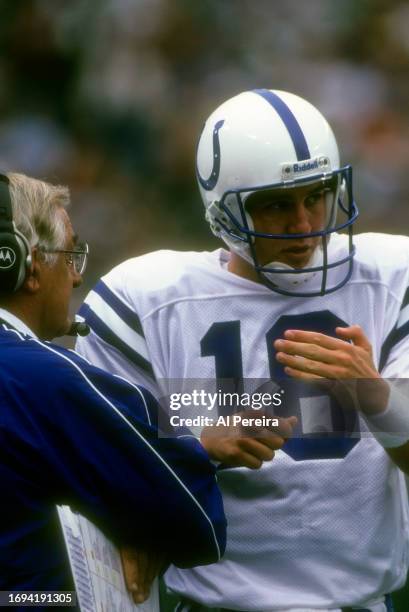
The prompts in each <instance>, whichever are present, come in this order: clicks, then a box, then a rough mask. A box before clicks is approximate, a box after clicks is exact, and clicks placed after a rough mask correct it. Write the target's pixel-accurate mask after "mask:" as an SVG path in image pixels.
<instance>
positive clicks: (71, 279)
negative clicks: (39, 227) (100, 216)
mask: <svg viewBox="0 0 409 612" xmlns="http://www.w3.org/2000/svg"><path fill="white" fill-rule="evenodd" d="M59 214H60V215H61V217H62V218H63V221H64V224H65V227H66V241H65V246H64V247H63V248H64V250H72V249H73V248H74V246H75V243H76V236H75V235H74V231H73V229H72V225H71V222H70V219H69V217H68V215H67V213H66V211H65V210H64V209H63V208H62V209H61V210H60V211H59ZM81 282H82V277H81V276H80V275H79V274H77V273H76V271H75V269H74V267H73V266H72V265H70V264H69V263H68V261H67V257H66V255H65V254H64V253H58V254H57V261H56V262H55V264H54V265H52V266H50V265H48V264H47V263H46V262H44V264H43V265H42V283H41V284H42V291H43V304H44V307H43V310H44V316H43V318H42V323H43V329H42V334H41V335H42V338H45V339H52V338H55V337H57V336H61V335H64V334H65V333H67V331H68V329H69V327H70V320H69V315H68V310H69V303H70V298H71V293H72V290H73V288H74V287H78V286H79V285H80V284H81Z"/></svg>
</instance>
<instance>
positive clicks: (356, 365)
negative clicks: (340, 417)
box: [274, 325, 389, 414]
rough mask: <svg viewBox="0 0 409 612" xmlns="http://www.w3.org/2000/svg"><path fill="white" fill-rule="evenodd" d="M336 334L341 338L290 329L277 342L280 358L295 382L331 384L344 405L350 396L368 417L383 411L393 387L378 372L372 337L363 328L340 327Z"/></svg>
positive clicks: (278, 356)
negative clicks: (370, 340) (369, 338)
mask: <svg viewBox="0 0 409 612" xmlns="http://www.w3.org/2000/svg"><path fill="white" fill-rule="evenodd" d="M335 332H336V334H337V336H338V337H337V338H334V337H332V336H326V335H325V334H320V333H318V332H312V331H303V330H295V329H292V330H287V331H285V332H284V337H283V338H280V339H278V340H276V341H275V342H274V348H275V350H276V359H277V361H279V362H280V363H281V364H282V365H283V367H284V371H285V373H286V374H287V375H288V376H290V377H292V378H294V379H298V380H302V381H308V382H315V383H317V384H324V385H325V384H327V386H328V390H329V392H330V393H332V394H334V395H335V396H337V398H338V399H339V401H340V402H341V403H343V402H347V400H348V397H349V399H351V400H352V401H353V405H354V407H355V408H356V409H358V410H360V411H362V412H364V413H366V414H370V413H376V412H381V411H382V410H384V408H385V406H386V405H387V400H388V396H389V386H388V384H387V382H386V381H384V380H383V379H382V377H381V375H380V374H379V372H378V370H377V369H376V366H375V363H374V359H373V351H372V346H371V344H370V342H369V340H368V338H367V337H366V335H365V334H364V332H363V330H362V328H361V327H360V326H359V325H351V326H349V327H337V328H336V329H335ZM331 381H332V382H331Z"/></svg>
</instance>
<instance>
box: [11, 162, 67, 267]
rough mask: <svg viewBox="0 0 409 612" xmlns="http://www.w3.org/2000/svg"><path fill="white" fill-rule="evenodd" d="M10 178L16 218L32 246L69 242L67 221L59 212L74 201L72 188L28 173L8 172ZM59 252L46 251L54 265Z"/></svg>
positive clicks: (56, 246) (59, 246)
mask: <svg viewBox="0 0 409 612" xmlns="http://www.w3.org/2000/svg"><path fill="white" fill-rule="evenodd" d="M7 176H8V179H9V181H10V197H11V205H12V209H13V221H14V223H15V226H16V228H17V229H18V230H19V231H20V232H21V233H22V234H23V235H24V236H25V238H26V239H27V241H28V244H29V245H30V247H31V248H33V247H35V246H37V247H39V249H40V250H41V248H43V249H50V250H54V249H63V248H64V246H65V242H66V237H67V236H66V232H67V230H66V225H65V223H64V220H63V219H62V218H61V216H60V215H59V214H58V211H59V210H60V209H61V208H67V206H68V205H69V203H70V192H69V189H68V187H65V186H63V185H52V184H51V183H46V182H44V181H39V180H37V179H33V178H30V177H28V176H25V175H24V174H17V173H14V172H10V173H7ZM56 259H57V256H56V255H55V254H50V253H44V260H45V261H46V262H47V263H48V264H49V265H53V264H54V263H55V261H56Z"/></svg>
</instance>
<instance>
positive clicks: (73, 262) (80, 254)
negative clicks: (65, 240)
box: [41, 242, 89, 276]
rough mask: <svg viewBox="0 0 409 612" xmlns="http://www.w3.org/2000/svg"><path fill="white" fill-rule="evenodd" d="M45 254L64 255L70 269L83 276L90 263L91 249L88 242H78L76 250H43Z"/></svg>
mask: <svg viewBox="0 0 409 612" xmlns="http://www.w3.org/2000/svg"><path fill="white" fill-rule="evenodd" d="M41 251H42V252H43V253H64V254H65V261H66V263H67V265H68V266H70V268H73V270H75V273H76V274H78V275H80V276H81V275H82V274H84V272H85V268H86V267H87V261H88V253H89V248H88V244H87V243H86V242H77V244H76V245H75V247H74V249H72V250H65V249H43V248H42V249H41Z"/></svg>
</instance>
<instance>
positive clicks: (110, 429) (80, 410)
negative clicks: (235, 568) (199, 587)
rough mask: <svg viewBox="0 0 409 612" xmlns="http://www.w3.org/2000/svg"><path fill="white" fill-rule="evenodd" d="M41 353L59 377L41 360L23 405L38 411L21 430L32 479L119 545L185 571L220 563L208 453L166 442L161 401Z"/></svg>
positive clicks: (221, 530)
mask: <svg viewBox="0 0 409 612" xmlns="http://www.w3.org/2000/svg"><path fill="white" fill-rule="evenodd" d="M43 346H46V350H47V352H48V353H49V356H50V357H51V359H50V368H51V367H52V371H53V377H52V379H51V381H50V377H49V376H48V372H49V369H48V368H44V364H41V361H40V362H39V363H38V366H35V367H34V370H33V372H32V377H30V381H29V382H27V384H26V387H25V389H26V397H24V394H23V396H21V395H20V397H22V399H21V406H19V408H20V409H23V408H24V406H23V404H26V405H30V402H31V404H32V403H33V401H35V404H36V419H37V423H36V425H35V426H33V423H32V421H30V419H28V420H24V419H22V420H21V422H20V425H19V427H20V437H21V439H24V440H25V442H26V445H25V448H26V451H27V449H30V450H29V454H30V457H26V458H25V461H24V463H25V464H29V465H31V466H32V467H31V469H32V472H33V473H32V474H31V478H32V480H33V481H34V482H37V483H38V487H39V488H40V489H41V488H44V493H45V494H46V491H48V490H55V491H57V494H56V497H57V499H55V500H54V501H55V503H59V504H69V505H70V506H71V507H72V508H75V509H77V510H78V511H79V512H81V513H82V514H83V515H84V516H86V517H87V518H89V519H90V520H91V521H93V522H94V523H95V524H96V525H97V526H99V527H100V528H101V529H102V530H103V531H104V532H105V533H106V535H108V537H110V538H111V539H113V540H114V541H116V542H117V543H118V544H119V543H127V544H129V545H134V546H135V547H139V548H146V549H149V550H152V549H153V550H158V551H160V552H162V553H164V554H165V555H166V556H167V558H168V560H169V561H170V562H172V563H174V564H176V565H179V566H181V567H186V566H193V565H196V564H205V563H211V562H215V561H217V560H218V559H219V558H220V556H221V554H222V552H223V550H224V546H225V518H224V514H223V507H222V501H221V496H220V492H219V490H218V488H217V485H216V478H215V473H214V468H213V467H212V466H211V464H210V462H209V460H208V457H207V455H206V453H205V451H204V450H203V448H202V447H201V445H200V444H198V443H197V442H196V441H195V440H194V439H192V438H186V439H175V438H161V437H159V436H158V430H157V427H156V422H155V418H156V414H157V406H156V400H155V399H154V398H153V396H152V395H151V394H150V393H148V392H147V391H145V390H141V389H140V388H139V387H137V386H135V385H132V384H130V383H128V382H127V381H124V380H123V379H121V378H118V377H115V376H112V375H110V374H107V373H106V372H104V371H103V370H101V369H99V368H95V367H93V366H90V365H89V364H88V363H87V362H86V361H85V360H83V359H81V358H79V357H76V356H75V355H74V354H72V353H70V352H68V351H64V350H63V349H60V348H59V347H53V345H43ZM33 381H35V382H34V383H33ZM29 397H30V398H31V399H29ZM33 398H35V400H34V399H33ZM18 413H19V410H18V409H17V414H18ZM14 452H16V451H15V449H14ZM27 459H30V460H29V461H27Z"/></svg>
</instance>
